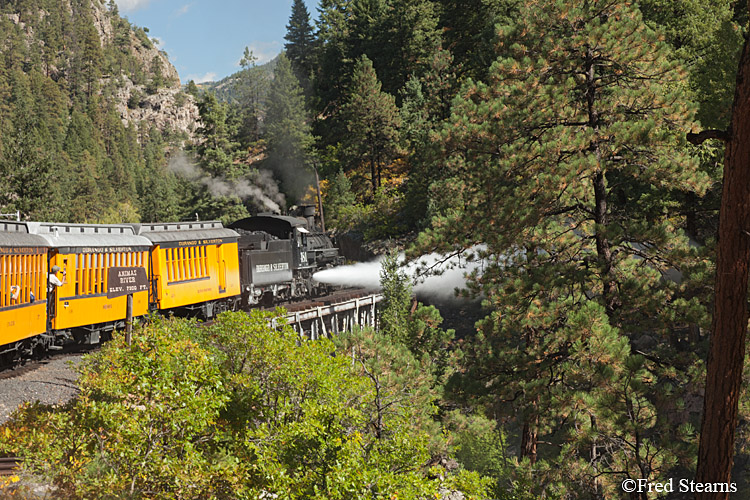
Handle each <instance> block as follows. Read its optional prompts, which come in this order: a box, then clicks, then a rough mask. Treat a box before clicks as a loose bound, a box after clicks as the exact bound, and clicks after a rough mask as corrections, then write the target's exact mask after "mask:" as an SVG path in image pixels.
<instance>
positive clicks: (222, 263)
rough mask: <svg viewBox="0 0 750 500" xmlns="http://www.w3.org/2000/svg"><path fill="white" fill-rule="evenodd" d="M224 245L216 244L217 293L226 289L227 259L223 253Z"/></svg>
mask: <svg viewBox="0 0 750 500" xmlns="http://www.w3.org/2000/svg"><path fill="white" fill-rule="evenodd" d="M225 249H226V245H218V246H217V247H216V253H217V255H218V256H219V293H224V292H226V291H227V260H226V256H225V255H224V250H225Z"/></svg>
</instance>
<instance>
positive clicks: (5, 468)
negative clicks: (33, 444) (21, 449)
mask: <svg viewBox="0 0 750 500" xmlns="http://www.w3.org/2000/svg"><path fill="white" fill-rule="evenodd" d="M21 461H22V460H21V459H20V458H18V457H0V476H13V475H15V474H17V473H18V469H20V467H21Z"/></svg>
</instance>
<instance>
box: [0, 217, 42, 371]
mask: <svg viewBox="0 0 750 500" xmlns="http://www.w3.org/2000/svg"><path fill="white" fill-rule="evenodd" d="M48 246H49V244H48V243H47V242H46V241H45V240H44V239H43V238H40V237H39V236H36V235H33V234H29V231H28V227H27V225H26V223H23V222H10V221H1V222H0V355H2V356H3V358H5V359H4V361H10V362H12V360H13V359H15V358H17V357H18V356H20V355H21V354H32V353H33V352H34V351H35V350H36V349H38V348H44V347H46V346H48V345H49V344H50V343H51V340H52V337H51V336H48V335H46V334H45V333H46V330H47V293H46V290H47V250H48V248H47V247H48Z"/></svg>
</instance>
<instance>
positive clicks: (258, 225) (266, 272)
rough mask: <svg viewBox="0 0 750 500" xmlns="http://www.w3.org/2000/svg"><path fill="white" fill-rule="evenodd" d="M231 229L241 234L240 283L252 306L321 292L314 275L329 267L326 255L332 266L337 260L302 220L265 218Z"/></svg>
mask: <svg viewBox="0 0 750 500" xmlns="http://www.w3.org/2000/svg"><path fill="white" fill-rule="evenodd" d="M229 228H231V229H233V230H235V231H237V232H238V233H239V234H240V239H239V252H240V281H241V284H242V290H243V303H246V304H249V305H252V304H261V303H271V302H272V301H274V300H279V299H280V300H291V299H297V298H303V297H308V296H310V295H313V294H315V293H316V292H319V291H320V290H317V288H316V285H315V283H314V282H313V280H312V275H313V274H314V273H315V272H316V271H318V270H320V268H321V267H324V266H325V265H327V264H326V262H325V259H323V258H322V256H323V255H324V253H325V252H327V256H326V259H327V260H328V261H330V262H334V261H335V260H336V258H337V257H338V250H337V249H335V248H333V245H332V244H331V242H330V239H328V237H327V236H326V235H325V234H323V233H312V232H311V231H310V228H309V226H308V221H306V220H305V219H302V218H298V217H289V216H284V215H268V214H262V215H258V216H255V217H248V218H245V219H241V220H238V221H236V222H234V223H232V224H230V225H229ZM321 249H324V250H325V252H321ZM319 256H320V257H321V258H319Z"/></svg>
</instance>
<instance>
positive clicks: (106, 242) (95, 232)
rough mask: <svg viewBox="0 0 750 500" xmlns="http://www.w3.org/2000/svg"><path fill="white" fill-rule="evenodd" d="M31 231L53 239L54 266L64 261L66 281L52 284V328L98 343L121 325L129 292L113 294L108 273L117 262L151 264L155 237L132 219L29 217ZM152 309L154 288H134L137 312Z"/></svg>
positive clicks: (121, 264) (60, 276) (122, 264)
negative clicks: (43, 219) (58, 221)
mask: <svg viewBox="0 0 750 500" xmlns="http://www.w3.org/2000/svg"><path fill="white" fill-rule="evenodd" d="M28 226H29V232H31V233H33V234H36V235H38V236H40V237H42V238H44V239H45V240H46V241H47V243H48V245H49V247H50V248H49V269H52V268H53V266H58V267H59V269H60V272H59V273H58V274H57V277H58V279H60V281H62V282H63V284H62V285H60V286H54V285H50V287H49V288H48V290H49V292H50V301H49V316H50V326H51V330H52V331H53V332H54V333H55V334H56V335H60V334H65V335H67V334H71V335H72V336H73V337H74V338H75V339H76V340H77V341H79V342H85V343H96V342H98V341H99V339H100V337H101V336H102V335H104V336H107V335H109V334H110V333H111V332H112V330H113V329H115V328H121V327H122V326H123V325H124V320H125V318H126V314H127V296H120V297H115V298H111V299H110V298H108V297H107V291H108V283H107V279H108V278H107V273H108V270H109V268H113V267H142V268H144V269H145V270H148V267H149V262H148V260H149V247H150V242H149V241H148V240H147V239H145V238H142V237H140V236H137V235H136V234H135V231H134V230H133V227H132V226H130V225H104V224H55V223H46V222H45V223H41V222H38V223H28ZM147 313H148V291H147V290H146V291H142V292H137V293H134V294H133V316H134V317H137V316H143V315H145V314H147Z"/></svg>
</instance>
